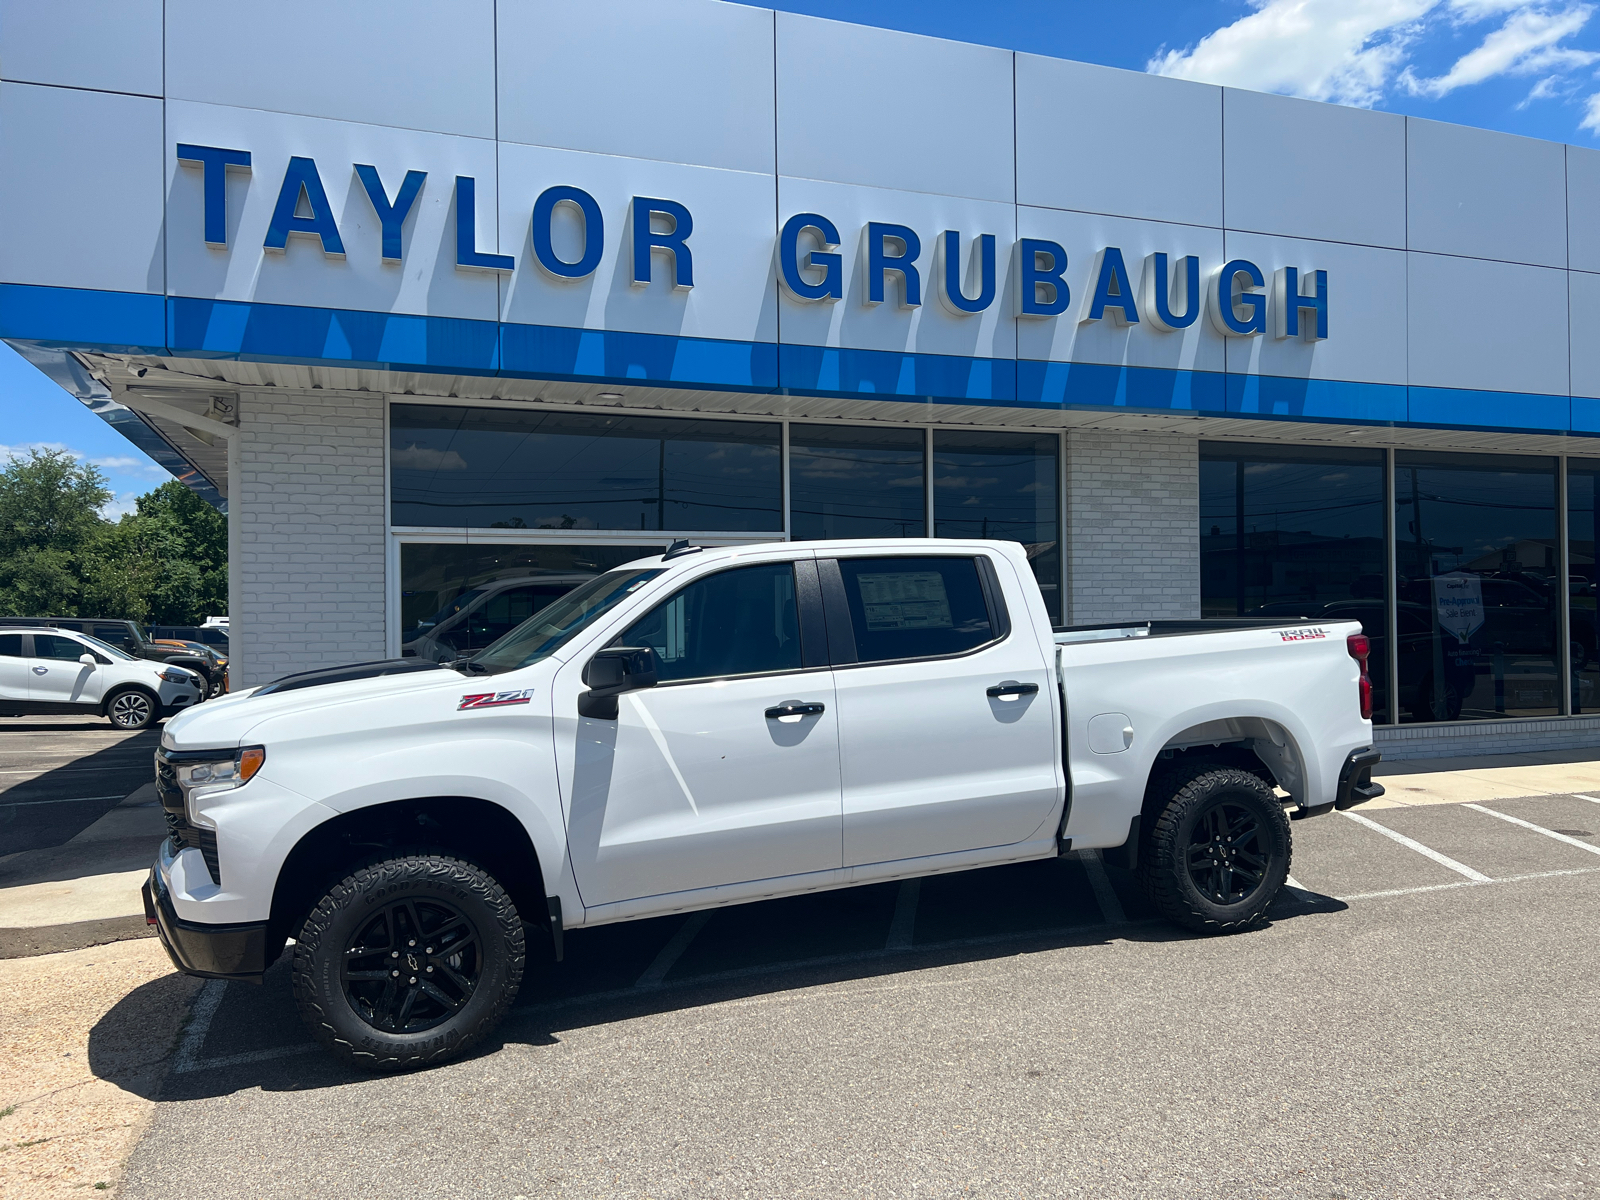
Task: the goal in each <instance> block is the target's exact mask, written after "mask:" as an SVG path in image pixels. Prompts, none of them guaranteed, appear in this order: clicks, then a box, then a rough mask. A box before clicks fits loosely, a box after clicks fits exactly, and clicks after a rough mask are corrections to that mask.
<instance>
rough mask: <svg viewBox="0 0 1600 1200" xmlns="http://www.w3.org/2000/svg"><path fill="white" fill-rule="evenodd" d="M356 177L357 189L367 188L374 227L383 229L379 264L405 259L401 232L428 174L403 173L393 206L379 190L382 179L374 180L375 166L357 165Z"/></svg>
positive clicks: (423, 172) (375, 175)
mask: <svg viewBox="0 0 1600 1200" xmlns="http://www.w3.org/2000/svg"><path fill="white" fill-rule="evenodd" d="M356 176H357V178H359V179H360V180H361V186H362V187H364V188H366V189H367V199H368V200H371V201H372V211H373V212H375V213H377V214H378V224H379V225H380V226H381V227H382V229H383V261H384V262H399V261H400V260H401V259H402V258H403V257H405V254H404V247H403V246H402V245H401V232H402V230H403V229H404V227H405V223H406V217H407V216H408V215H409V214H410V212H411V206H412V205H413V204H415V203H416V202H417V194H418V193H419V192H421V191H422V181H423V180H425V179H426V178H427V177H428V173H427V172H426V171H407V172H406V177H405V178H404V179H403V180H401V181H400V194H399V195H398V196H396V197H395V198H394V203H393V204H390V203H389V193H387V192H385V191H384V190H383V180H381V179H379V178H378V168H377V167H369V166H365V165H363V164H362V163H357V164H356Z"/></svg>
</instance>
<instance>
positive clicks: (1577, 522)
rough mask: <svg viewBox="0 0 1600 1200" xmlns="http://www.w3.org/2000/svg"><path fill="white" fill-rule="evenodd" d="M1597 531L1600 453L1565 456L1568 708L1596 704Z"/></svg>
mask: <svg viewBox="0 0 1600 1200" xmlns="http://www.w3.org/2000/svg"><path fill="white" fill-rule="evenodd" d="M1597 534H1600V459H1593V458H1569V459H1568V460H1567V556H1568V557H1567V603H1568V604H1569V605H1570V606H1571V608H1570V612H1571V615H1570V616H1569V617H1568V620H1569V621H1570V623H1571V624H1570V628H1571V638H1570V641H1571V643H1572V644H1571V647H1570V649H1569V653H1570V654H1571V655H1572V711H1573V712H1575V713H1592V712H1594V711H1596V710H1597V709H1600V658H1597V655H1596V645H1595V593H1596V591H1597V590H1600V573H1597V571H1596V567H1595V543H1596V540H1597V537H1596V535H1597Z"/></svg>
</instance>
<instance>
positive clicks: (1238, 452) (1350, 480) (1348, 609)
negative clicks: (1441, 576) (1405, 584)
mask: <svg viewBox="0 0 1600 1200" xmlns="http://www.w3.org/2000/svg"><path fill="white" fill-rule="evenodd" d="M1383 496H1384V455H1383V451H1381V450H1331V449H1327V450H1325V449H1321V448H1317V447H1292V448H1279V447H1273V446H1257V445H1253V444H1248V443H1229V442H1202V443H1201V444H1200V601H1201V614H1202V615H1203V616H1206V617H1275V616H1281V617H1312V618H1325V619H1327V620H1330V621H1335V620H1339V621H1351V620H1354V621H1360V622H1361V628H1362V630H1363V632H1365V633H1366V635H1367V637H1368V638H1370V639H1371V640H1372V656H1371V658H1370V660H1369V670H1370V673H1371V675H1372V692H1373V695H1372V705H1373V708H1372V712H1373V720H1375V721H1378V722H1380V723H1382V722H1384V721H1387V720H1389V713H1388V705H1389V686H1388V684H1389V674H1388V672H1389V658H1388V621H1387V620H1386V612H1387V608H1388V599H1387V597H1388V581H1387V576H1388V555H1387V553H1386V552H1385V548H1384V498H1383Z"/></svg>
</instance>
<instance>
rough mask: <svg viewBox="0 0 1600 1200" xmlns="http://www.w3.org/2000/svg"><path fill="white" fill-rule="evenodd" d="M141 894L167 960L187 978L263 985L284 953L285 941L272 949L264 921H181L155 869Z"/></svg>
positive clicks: (279, 942) (280, 940) (146, 912)
mask: <svg viewBox="0 0 1600 1200" xmlns="http://www.w3.org/2000/svg"><path fill="white" fill-rule="evenodd" d="M142 890H143V892H144V918H145V920H146V921H147V922H149V923H150V924H151V925H154V926H155V927H156V934H157V935H158V936H159V937H160V938H161V946H162V948H163V949H164V950H166V952H167V957H168V958H170V959H171V960H172V965H173V966H175V967H177V968H178V970H180V971H182V972H183V973H184V974H185V975H198V976H200V978H202V979H239V980H244V981H246V982H249V983H260V982H261V976H262V975H263V974H264V973H265V972H266V969H267V968H268V967H269V966H271V965H272V963H273V962H274V961H275V960H276V959H277V957H278V955H279V954H280V953H282V952H283V941H282V939H281V938H280V939H279V940H278V945H277V946H276V947H269V946H268V941H267V922H265V921H261V922H252V923H249V924H244V925H201V924H198V923H196V922H192V921H180V920H179V919H178V914H177V912H176V911H175V910H174V909H173V907H172V900H171V898H170V897H169V896H168V895H167V889H166V887H165V886H164V885H163V884H162V882H161V872H160V871H159V870H158V869H157V868H155V867H151V868H150V877H149V878H148V879H146V880H145V881H144V887H143V889H142Z"/></svg>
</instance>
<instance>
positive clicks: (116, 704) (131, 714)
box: [106, 688, 161, 730]
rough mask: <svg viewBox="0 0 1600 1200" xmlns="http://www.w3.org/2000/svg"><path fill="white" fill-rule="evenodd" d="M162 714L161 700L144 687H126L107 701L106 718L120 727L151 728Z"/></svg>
mask: <svg viewBox="0 0 1600 1200" xmlns="http://www.w3.org/2000/svg"><path fill="white" fill-rule="evenodd" d="M160 715H161V702H160V701H159V700H157V699H156V698H155V697H154V696H152V695H151V694H150V693H149V692H147V691H145V690H144V689H143V688H124V689H123V690H122V691H120V692H117V693H116V694H115V695H113V696H112V697H111V698H110V699H109V700H107V701H106V718H107V719H108V720H109V721H110V722H111V723H112V724H113V725H115V726H116V727H117V728H118V729H127V730H138V729H149V728H150V726H152V725H154V724H155V723H156V718H157V717H159V716H160Z"/></svg>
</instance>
